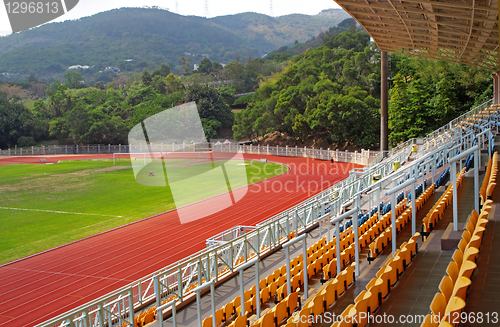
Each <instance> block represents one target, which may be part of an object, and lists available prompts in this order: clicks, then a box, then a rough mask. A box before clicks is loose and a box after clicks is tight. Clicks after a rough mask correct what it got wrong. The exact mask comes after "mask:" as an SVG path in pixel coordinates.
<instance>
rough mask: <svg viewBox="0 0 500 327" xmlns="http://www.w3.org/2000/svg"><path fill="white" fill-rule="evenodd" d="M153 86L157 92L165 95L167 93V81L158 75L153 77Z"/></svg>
mask: <svg viewBox="0 0 500 327" xmlns="http://www.w3.org/2000/svg"><path fill="white" fill-rule="evenodd" d="M151 85H152V86H153V88H154V89H155V91H156V92H158V93H160V94H165V93H166V92H167V84H166V83H165V79H164V78H163V77H162V76H160V75H156V76H155V77H153V81H152V82H151Z"/></svg>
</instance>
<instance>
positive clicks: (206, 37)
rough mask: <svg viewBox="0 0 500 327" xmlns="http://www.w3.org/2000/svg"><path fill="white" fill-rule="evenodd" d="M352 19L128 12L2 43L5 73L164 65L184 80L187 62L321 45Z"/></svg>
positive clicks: (334, 14) (336, 14) (335, 13)
mask: <svg viewBox="0 0 500 327" xmlns="http://www.w3.org/2000/svg"><path fill="white" fill-rule="evenodd" d="M347 17H348V15H347V13H345V12H344V11H343V10H333V9H332V10H327V11H323V12H321V13H320V14H318V15H315V16H308V15H297V14H296V15H287V16H281V17H269V16H266V15H262V14H256V13H242V14H237V15H231V16H222V17H215V18H211V19H206V18H202V17H196V16H180V15H177V14H174V13H172V12H169V11H167V10H161V9H153V8H149V9H146V8H122V9H116V10H111V11H108V12H103V13H99V14H96V15H94V16H91V17H85V18H82V19H79V20H74V21H66V22H62V23H51V24H46V25H43V26H41V27H38V28H34V29H31V30H26V31H23V32H20V33H17V34H13V35H10V36H7V37H2V38H0V73H2V72H6V73H19V74H27V75H34V76H36V77H40V76H52V77H53V76H59V77H62V74H63V73H64V72H65V71H66V69H67V68H68V67H69V66H73V65H88V66H90V68H89V69H87V70H86V71H85V72H84V73H85V74H86V75H88V74H89V73H92V74H95V73H98V72H99V71H102V70H104V68H105V67H107V66H116V67H118V68H120V69H121V70H126V71H138V72H140V71H142V70H143V68H146V67H148V68H156V67H159V65H160V64H161V63H168V65H169V66H170V68H171V69H172V71H174V72H176V73H180V72H181V67H180V66H181V63H180V62H179V60H178V59H179V58H180V57H182V56H184V57H186V58H190V59H191V65H192V64H194V63H198V62H200V61H201V59H203V58H204V57H209V58H210V60H212V61H216V62H220V63H227V62H230V61H233V60H235V57H236V56H240V57H242V58H246V57H248V56H252V57H261V56H263V55H264V54H266V53H268V52H270V51H272V50H274V49H277V48H279V47H281V46H284V45H291V44H293V42H294V41H296V40H298V41H300V42H302V41H306V40H307V39H309V38H311V37H315V36H316V35H318V33H319V32H320V31H323V30H326V29H328V28H329V27H331V26H335V25H336V24H337V23H339V22H340V21H342V20H343V19H344V18H347ZM130 59H132V61H126V60H130Z"/></svg>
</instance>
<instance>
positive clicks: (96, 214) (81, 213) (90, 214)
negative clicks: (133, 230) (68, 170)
mask: <svg viewBox="0 0 500 327" xmlns="http://www.w3.org/2000/svg"><path fill="white" fill-rule="evenodd" d="M0 209H6V210H21V211H40V212H53V213H67V214H71V215H86V216H101V217H113V218H123V217H122V216H112V215H101V214H98V213H84V212H67V211H56V210H43V209H26V208H10V207H0Z"/></svg>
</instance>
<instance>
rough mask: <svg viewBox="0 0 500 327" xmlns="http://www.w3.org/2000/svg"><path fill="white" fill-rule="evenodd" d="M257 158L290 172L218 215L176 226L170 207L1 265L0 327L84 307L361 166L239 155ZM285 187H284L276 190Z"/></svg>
mask: <svg viewBox="0 0 500 327" xmlns="http://www.w3.org/2000/svg"><path fill="white" fill-rule="evenodd" d="M183 156H184V157H185V154H183ZM96 157H97V158H102V157H103V156H95V155H90V156H88V155H87V156H78V158H76V157H75V156H57V157H53V156H46V157H43V158H46V159H47V162H57V161H59V160H70V159H73V160H74V159H91V158H96ZM108 157H109V155H108ZM196 157H198V155H196ZM39 158H40V157H23V158H18V157H17V158H8V159H1V160H0V165H1V164H2V163H3V164H6V163H9V161H11V162H10V163H11V164H12V163H21V162H22V163H39ZM260 158H267V159H268V160H270V161H273V162H278V163H282V164H286V165H288V166H289V167H290V171H289V172H288V173H286V174H283V175H280V176H277V177H274V178H272V179H269V180H266V181H262V182H259V183H257V184H252V185H250V186H249V188H248V193H247V194H246V195H245V196H244V197H243V199H241V200H240V201H238V202H237V203H236V204H235V205H233V206H231V207H229V208H227V209H225V210H223V211H220V212H218V213H216V214H213V215H210V216H208V217H205V218H204V219H201V220H198V221H194V222H190V223H187V224H180V221H179V218H178V216H177V213H176V211H170V212H166V213H163V214H160V215H158V216H155V217H152V218H149V219H145V220H142V221H139V222H137V223H133V224H130V225H127V226H124V227H121V228H118V229H114V230H112V231H109V232H106V233H102V234H99V235H96V236H93V237H90V238H87V239H83V240H80V241H78V242H74V243H71V244H68V245H65V246H62V247H59V248H56V249H53V250H50V251H47V252H44V253H41V254H38V255H35V256H32V257H29V258H26V259H23V260H20V261H16V262H13V263H11V264H8V265H4V266H2V267H0V294H1V297H0V326H7V325H8V326H34V325H36V324H39V323H42V322H43V321H46V320H48V319H50V318H52V317H55V316H57V315H59V314H62V313H64V312H67V311H69V310H71V309H73V308H76V307H78V306H80V305H83V304H85V303H87V302H89V301H91V300H93V299H96V298H98V297H100V296H103V295H105V294H107V293H109V292H111V291H113V290H116V289H118V288H120V287H122V286H125V285H127V284H129V283H131V282H133V281H135V280H137V279H139V278H141V277H143V276H145V275H147V274H150V273H152V272H154V271H156V270H158V269H160V268H163V267H165V266H167V265H168V264H171V263H174V262H175V261H177V260H180V259H182V258H184V257H186V256H188V255H190V254H193V253H195V252H197V251H199V250H202V249H203V248H204V247H205V240H206V239H207V238H209V237H211V236H214V235H216V234H218V233H220V232H222V231H224V230H227V229H229V228H231V227H234V226H236V225H247V226H248V225H255V224H256V223H258V222H260V221H262V220H264V219H266V218H269V217H271V216H273V215H275V214H277V213H279V212H281V211H283V210H284V209H286V208H287V207H291V206H293V205H295V204H297V203H299V202H301V201H303V200H304V199H306V198H307V197H309V196H312V195H313V194H316V193H318V192H319V191H321V190H323V189H325V188H327V187H328V186H331V185H333V184H335V183H336V182H338V181H340V180H342V179H344V178H345V177H347V175H348V172H349V170H351V169H353V168H355V167H359V166H358V165H354V164H345V163H335V166H334V168H331V166H330V163H329V162H326V161H321V160H314V159H306V158H293V157H275V156H265V155H247V154H246V155H245V159H260ZM287 182H288V184H285V183H287ZM283 185H287V189H286V190H285V189H282V190H281V192H280V191H279V189H280V186H283ZM319 185H321V187H319ZM273 186H274V189H273ZM313 187H314V188H313Z"/></svg>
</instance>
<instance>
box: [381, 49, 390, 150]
mask: <svg viewBox="0 0 500 327" xmlns="http://www.w3.org/2000/svg"><path fill="white" fill-rule="evenodd" d="M387 75H388V69H387V52H386V51H382V53H381V72H380V76H381V78H380V151H388V150H389V109H388V108H389V103H388V98H389V87H388V84H387Z"/></svg>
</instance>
